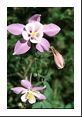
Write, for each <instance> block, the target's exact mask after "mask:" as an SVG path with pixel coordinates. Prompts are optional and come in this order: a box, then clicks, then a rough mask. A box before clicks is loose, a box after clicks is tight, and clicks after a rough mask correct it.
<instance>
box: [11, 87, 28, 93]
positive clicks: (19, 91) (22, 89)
mask: <svg viewBox="0 0 82 117" xmlns="http://www.w3.org/2000/svg"><path fill="white" fill-rule="evenodd" d="M11 90H12V91H13V92H14V93H16V94H19V93H22V91H25V90H26V89H25V88H23V87H15V88H12V89H11Z"/></svg>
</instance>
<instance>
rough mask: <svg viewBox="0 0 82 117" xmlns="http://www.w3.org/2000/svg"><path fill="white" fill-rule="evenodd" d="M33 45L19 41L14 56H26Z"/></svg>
mask: <svg viewBox="0 0 82 117" xmlns="http://www.w3.org/2000/svg"><path fill="white" fill-rule="evenodd" d="M30 47H31V45H30V43H28V42H27V41H25V40H20V41H17V43H16V45H15V48H14V53H13V55H19V54H24V53H26V52H27V51H28V50H29V49H30Z"/></svg>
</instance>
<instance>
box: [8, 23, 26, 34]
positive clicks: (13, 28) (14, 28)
mask: <svg viewBox="0 0 82 117" xmlns="http://www.w3.org/2000/svg"><path fill="white" fill-rule="evenodd" d="M24 27H25V26H24V25H23V24H18V23H16V24H10V25H8V26H7V30H8V31H9V32H10V33H11V34H13V35H20V34H21V33H22V31H23V29H24Z"/></svg>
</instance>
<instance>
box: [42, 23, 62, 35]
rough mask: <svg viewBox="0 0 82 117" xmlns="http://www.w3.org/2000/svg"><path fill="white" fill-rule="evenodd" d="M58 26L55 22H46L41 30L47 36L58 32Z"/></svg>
mask: <svg viewBox="0 0 82 117" xmlns="http://www.w3.org/2000/svg"><path fill="white" fill-rule="evenodd" d="M59 31H60V27H59V26H57V25H56V24H52V23H51V24H47V25H44V29H43V32H44V33H45V34H46V35H48V36H55V35H56V34H57V33H59Z"/></svg>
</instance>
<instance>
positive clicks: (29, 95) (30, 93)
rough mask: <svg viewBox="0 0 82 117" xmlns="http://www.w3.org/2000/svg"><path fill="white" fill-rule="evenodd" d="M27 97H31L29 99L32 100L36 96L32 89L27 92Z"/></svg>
mask: <svg viewBox="0 0 82 117" xmlns="http://www.w3.org/2000/svg"><path fill="white" fill-rule="evenodd" d="M26 98H27V99H29V100H32V99H33V98H34V95H33V93H32V91H29V92H28V93H27V95H26Z"/></svg>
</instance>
